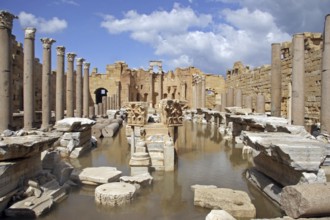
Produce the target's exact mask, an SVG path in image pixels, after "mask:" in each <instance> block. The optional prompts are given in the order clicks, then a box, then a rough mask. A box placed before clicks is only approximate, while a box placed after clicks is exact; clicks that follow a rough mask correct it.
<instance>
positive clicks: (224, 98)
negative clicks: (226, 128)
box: [221, 93, 227, 112]
mask: <svg viewBox="0 0 330 220" xmlns="http://www.w3.org/2000/svg"><path fill="white" fill-rule="evenodd" d="M226 103H227V95H226V93H221V112H225V111H226V110H225V108H226V107H227V104H226Z"/></svg>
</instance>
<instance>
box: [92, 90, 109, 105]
mask: <svg viewBox="0 0 330 220" xmlns="http://www.w3.org/2000/svg"><path fill="white" fill-rule="evenodd" d="M94 94H95V104H98V103H102V97H103V96H107V94H108V90H106V89H105V88H98V89H96V90H95V92H94Z"/></svg>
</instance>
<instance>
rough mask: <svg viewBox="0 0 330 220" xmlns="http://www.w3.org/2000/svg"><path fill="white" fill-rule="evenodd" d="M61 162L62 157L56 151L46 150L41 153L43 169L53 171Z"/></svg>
mask: <svg viewBox="0 0 330 220" xmlns="http://www.w3.org/2000/svg"><path fill="white" fill-rule="evenodd" d="M60 160H61V156H60V154H59V153H58V152H56V151H48V150H45V151H43V152H42V153H41V164H42V169H48V170H53V169H54V168H55V166H56V164H57V163H59V162H60Z"/></svg>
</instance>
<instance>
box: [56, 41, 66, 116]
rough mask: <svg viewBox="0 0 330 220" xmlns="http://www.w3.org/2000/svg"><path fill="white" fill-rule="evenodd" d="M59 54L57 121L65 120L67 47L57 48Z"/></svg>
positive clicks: (57, 69)
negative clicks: (65, 56) (64, 78)
mask: <svg viewBox="0 0 330 220" xmlns="http://www.w3.org/2000/svg"><path fill="white" fill-rule="evenodd" d="M56 53H57V68H56V108H55V119H56V121H58V120H61V119H63V117H64V99H63V96H64V91H63V89H64V88H63V83H64V80H63V76H64V54H65V47H63V46H58V47H56Z"/></svg>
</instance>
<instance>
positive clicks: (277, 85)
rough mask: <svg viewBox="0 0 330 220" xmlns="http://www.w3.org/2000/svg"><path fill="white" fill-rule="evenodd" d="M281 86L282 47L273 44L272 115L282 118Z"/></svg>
mask: <svg viewBox="0 0 330 220" xmlns="http://www.w3.org/2000/svg"><path fill="white" fill-rule="evenodd" d="M281 84H282V75H281V45H280V44H279V43H274V44H272V66H271V114H272V116H276V117H281V100H282V91H281Z"/></svg>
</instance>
